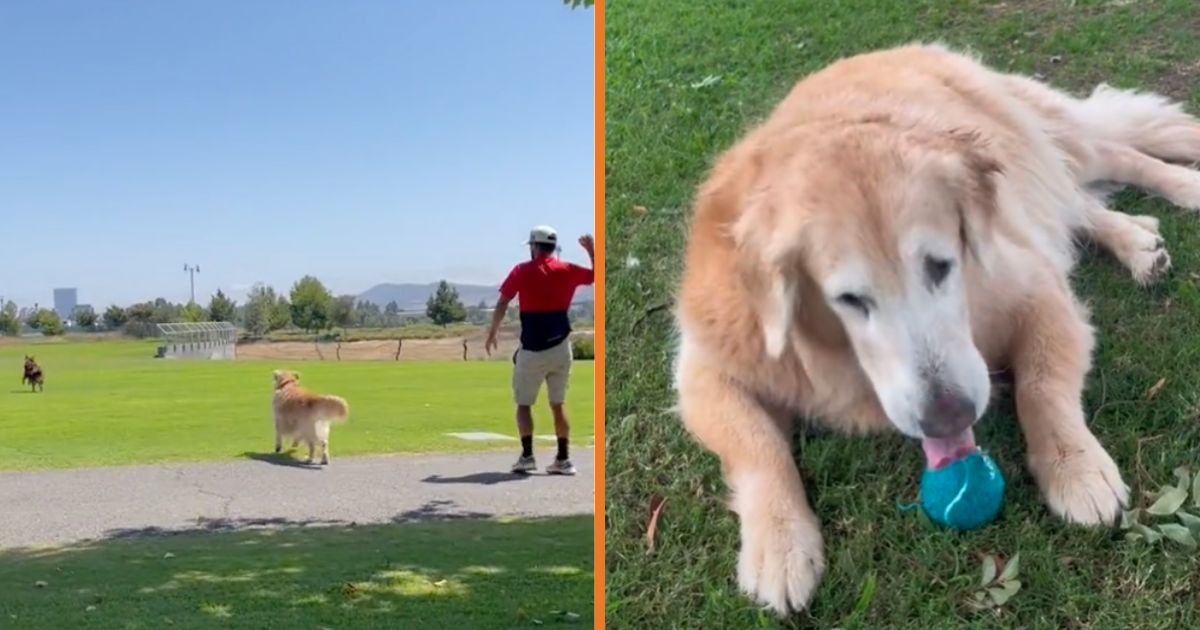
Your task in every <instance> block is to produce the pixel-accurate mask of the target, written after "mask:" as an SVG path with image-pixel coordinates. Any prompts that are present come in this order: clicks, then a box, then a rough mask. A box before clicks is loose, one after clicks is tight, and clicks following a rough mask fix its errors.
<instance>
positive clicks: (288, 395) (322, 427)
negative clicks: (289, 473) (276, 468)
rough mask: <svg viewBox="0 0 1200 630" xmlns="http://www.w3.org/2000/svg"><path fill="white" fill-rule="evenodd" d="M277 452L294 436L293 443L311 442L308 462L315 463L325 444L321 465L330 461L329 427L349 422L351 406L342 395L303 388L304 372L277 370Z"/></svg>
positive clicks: (293, 444) (309, 443)
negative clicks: (329, 394)
mask: <svg viewBox="0 0 1200 630" xmlns="http://www.w3.org/2000/svg"><path fill="white" fill-rule="evenodd" d="M274 406H275V452H276V453H278V452H280V451H282V450H283V440H284V438H292V440H293V441H292V446H297V445H298V444H299V443H300V442H301V441H304V442H305V443H307V444H308V460H307V463H309V464H311V463H312V462H313V451H314V449H315V448H316V445H317V444H320V445H321V464H322V465H325V464H328V463H329V426H330V424H331V423H333V422H345V421H346V418H347V417H349V415H350V406H349V405H347V404H346V401H345V400H344V399H342V398H340V397H338V396H322V395H319V394H314V393H312V392H310V391H308V390H306V389H304V388H303V387H300V374H299V373H298V372H292V371H290V370H275V404H274Z"/></svg>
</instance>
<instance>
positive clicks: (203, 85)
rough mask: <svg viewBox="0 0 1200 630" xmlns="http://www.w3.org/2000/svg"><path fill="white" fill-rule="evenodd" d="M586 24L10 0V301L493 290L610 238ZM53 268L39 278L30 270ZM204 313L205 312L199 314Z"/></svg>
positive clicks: (3, 269)
mask: <svg viewBox="0 0 1200 630" xmlns="http://www.w3.org/2000/svg"><path fill="white" fill-rule="evenodd" d="M594 15H595V14H594V11H593V10H590V9H588V10H580V9H576V10H574V11H572V10H570V9H568V8H566V7H565V6H563V4H562V3H561V2H559V1H558V0H521V1H514V2H494V1H488V0H454V1H447V2H404V1H384V0H379V1H371V2H366V1H359V0H349V1H346V0H339V1H337V2H326V1H311V2H304V1H288V2H283V1H274V2H266V1H261V0H259V1H253V0H252V1H243V0H239V1H237V2H234V1H232V0H230V1H225V2H202V1H199V0H197V1H188V2H184V1H164V2H80V1H72V2H65V1H58V0H6V1H5V2H3V3H0V255H2V256H3V259H4V264H3V265H0V295H3V296H4V297H5V299H13V300H16V301H17V302H18V303H19V304H21V305H23V306H24V305H30V304H32V302H35V301H37V302H40V303H41V304H43V305H48V304H50V303H51V301H52V295H51V289H52V288H53V287H58V286H74V287H78V288H79V301H80V302H81V303H90V304H92V305H93V306H96V307H97V308H102V307H103V306H105V305H107V304H109V303H113V302H116V303H121V304H125V303H130V302H133V301H138V300H144V299H150V298H154V297H158V296H163V297H166V298H168V299H170V300H172V301H185V300H186V299H187V295H188V282H187V280H188V279H187V275H186V274H185V273H184V272H183V265H184V263H193V264H199V265H200V268H201V273H200V274H199V275H197V276H196V283H197V286H196V293H197V300H198V301H203V302H207V297H208V295H210V294H211V293H212V292H213V291H215V290H216V289H217V288H218V287H220V288H222V289H224V290H225V291H226V292H228V293H232V294H234V295H235V296H237V297H239V298H240V297H241V296H242V295H244V293H245V290H246V289H247V288H248V287H249V285H250V284H251V283H254V282H266V283H268V284H271V285H274V286H275V287H276V288H277V289H284V290H286V289H287V288H289V287H290V286H291V284H292V282H294V281H295V280H296V279H298V278H299V277H300V276H302V275H304V274H313V275H316V276H317V277H319V278H321V279H322V280H323V281H325V283H326V285H327V286H329V287H330V288H331V289H332V290H334V291H335V292H337V293H358V292H360V291H362V290H365V289H367V288H368V287H370V286H371V285H373V284H376V283H378V282H429V281H433V280H438V279H442V278H448V279H451V280H456V281H461V282H472V283H497V284H498V283H499V282H500V281H501V280H503V277H504V274H505V273H506V272H507V271H508V269H509V268H510V267H511V266H512V265H513V264H515V263H516V262H519V261H520V260H521V259H522V258H523V257H526V256H527V251H526V250H525V248H524V247H523V246H522V245H521V243H522V241H523V240H524V239H525V237H526V234H527V231H528V228H529V227H530V226H531V225H533V224H538V223H549V224H551V225H554V226H555V227H557V228H558V229H559V231H560V234H561V235H562V238H563V239H564V243H566V244H564V248H563V250H564V251H563V256H564V257H565V258H567V259H569V260H576V261H586V255H585V254H583V252H582V250H580V248H579V247H578V245H576V244H575V243H574V237H576V236H578V235H579V234H581V233H583V232H591V231H592V229H593V225H594V223H593V211H594V209H593V205H594V182H593V177H594V167H593V157H594V148H595V144H594V142H595V139H594V121H593V119H594V111H595V109H594V107H595V106H594V100H593V99H594V79H595V74H594V61H593V50H594V49H593V44H594V34H593V30H592V29H593V18H594ZM32 261H37V263H36V264H31V262H32ZM202 296H203V300H201V297H202Z"/></svg>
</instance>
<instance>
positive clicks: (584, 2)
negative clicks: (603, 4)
mask: <svg viewBox="0 0 1200 630" xmlns="http://www.w3.org/2000/svg"><path fill="white" fill-rule="evenodd" d="M563 4H565V5H567V6H569V7H571V8H572V9H578V8H579V7H583V8H587V7H590V6H592V5H594V4H596V0H563Z"/></svg>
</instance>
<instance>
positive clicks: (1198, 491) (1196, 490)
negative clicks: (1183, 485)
mask: <svg viewBox="0 0 1200 630" xmlns="http://www.w3.org/2000/svg"><path fill="white" fill-rule="evenodd" d="M1192 507H1196V508H1200V475H1196V477H1195V478H1194V479H1192Z"/></svg>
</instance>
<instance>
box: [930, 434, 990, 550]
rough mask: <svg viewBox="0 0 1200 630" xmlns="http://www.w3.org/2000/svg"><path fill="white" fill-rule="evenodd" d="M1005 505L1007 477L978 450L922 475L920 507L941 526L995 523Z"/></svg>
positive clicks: (972, 526) (958, 527) (974, 526)
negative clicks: (1005, 479) (1005, 482)
mask: <svg viewBox="0 0 1200 630" xmlns="http://www.w3.org/2000/svg"><path fill="white" fill-rule="evenodd" d="M1003 504H1004V475H1002V474H1001V473H1000V469H999V468H998V467H997V466H996V462H995V461H993V460H992V458H991V457H988V456H987V455H986V454H985V453H983V452H982V451H980V450H978V449H976V450H974V451H972V452H971V454H969V455H967V456H966V457H963V458H961V459H959V460H956V461H955V462H953V463H951V464H949V465H947V466H944V467H942V468H939V469H938V470H929V469H926V470H925V473H924V474H922V475H921V508H922V509H923V510H925V514H926V515H927V516H929V518H930V519H931V520H932V521H933V522H935V523H937V524H938V525H941V526H942V527H949V528H950V529H955V530H958V531H968V530H972V529H978V528H980V527H983V526H984V525H987V524H988V523H991V522H992V521H993V520H995V519H996V516H997V515H998V514H999V513H1000V507H1001V506H1002V505H1003Z"/></svg>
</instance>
